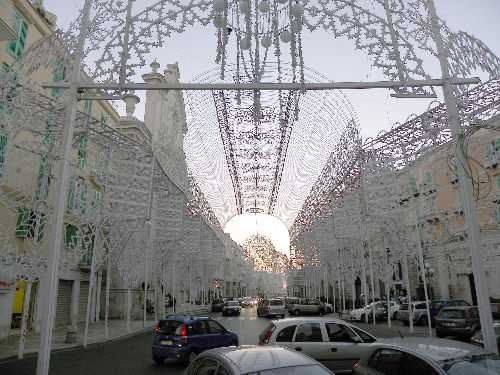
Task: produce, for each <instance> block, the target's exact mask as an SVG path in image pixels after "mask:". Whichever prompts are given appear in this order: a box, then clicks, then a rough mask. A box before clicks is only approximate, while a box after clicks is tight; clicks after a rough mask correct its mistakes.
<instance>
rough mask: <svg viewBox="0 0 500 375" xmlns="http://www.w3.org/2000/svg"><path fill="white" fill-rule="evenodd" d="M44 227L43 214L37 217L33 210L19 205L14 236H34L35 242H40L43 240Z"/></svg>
mask: <svg viewBox="0 0 500 375" xmlns="http://www.w3.org/2000/svg"><path fill="white" fill-rule="evenodd" d="M37 222H38V225H37ZM37 229H38V232H37ZM44 229H45V224H44V217H43V215H39V216H38V217H37V215H36V213H35V212H34V211H31V210H30V209H28V208H26V207H19V210H18V214H17V223H16V228H15V232H16V237H22V238H32V239H35V238H36V240H37V242H41V241H42V240H43V233H44Z"/></svg>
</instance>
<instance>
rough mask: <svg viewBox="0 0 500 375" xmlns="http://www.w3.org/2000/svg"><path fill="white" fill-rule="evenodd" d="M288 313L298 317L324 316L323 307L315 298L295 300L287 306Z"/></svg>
mask: <svg viewBox="0 0 500 375" xmlns="http://www.w3.org/2000/svg"><path fill="white" fill-rule="evenodd" d="M287 309H288V312H289V313H290V314H292V315H295V316H298V315H301V314H319V315H324V314H325V305H324V304H323V302H321V301H320V300H319V299H316V298H296V299H294V300H292V301H290V302H289V303H288V305H287Z"/></svg>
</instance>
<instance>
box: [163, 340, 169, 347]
mask: <svg viewBox="0 0 500 375" xmlns="http://www.w3.org/2000/svg"><path fill="white" fill-rule="evenodd" d="M161 344H162V345H168V346H170V345H172V341H170V340H163V341H162V342H161Z"/></svg>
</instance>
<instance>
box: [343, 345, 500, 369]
mask: <svg viewBox="0 0 500 375" xmlns="http://www.w3.org/2000/svg"><path fill="white" fill-rule="evenodd" d="M352 373H353V375H381V374H405V375H439V374H442V375H443V374H453V375H493V374H500V356H498V355H496V354H493V353H491V352H489V351H487V350H485V349H483V348H480V347H477V346H474V345H471V344H467V343H464V342H460V341H455V340H447V339H437V338H429V337H405V338H392V339H380V340H379V341H377V342H376V343H374V344H372V345H371V346H370V347H369V348H367V350H366V351H365V352H364V353H363V355H362V357H361V359H360V360H359V362H358V363H357V364H356V365H355V366H354V367H353V372H352Z"/></svg>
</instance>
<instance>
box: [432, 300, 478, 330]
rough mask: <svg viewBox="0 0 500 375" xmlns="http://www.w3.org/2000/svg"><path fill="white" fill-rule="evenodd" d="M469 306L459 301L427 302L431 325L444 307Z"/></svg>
mask: <svg viewBox="0 0 500 375" xmlns="http://www.w3.org/2000/svg"><path fill="white" fill-rule="evenodd" d="M470 305H471V304H470V303H469V302H467V301H464V300H461V299H435V300H432V301H431V302H429V312H430V313H431V325H432V326H433V327H434V325H435V324H436V317H437V315H438V314H439V312H440V311H441V309H443V308H445V307H451V306H470Z"/></svg>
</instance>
